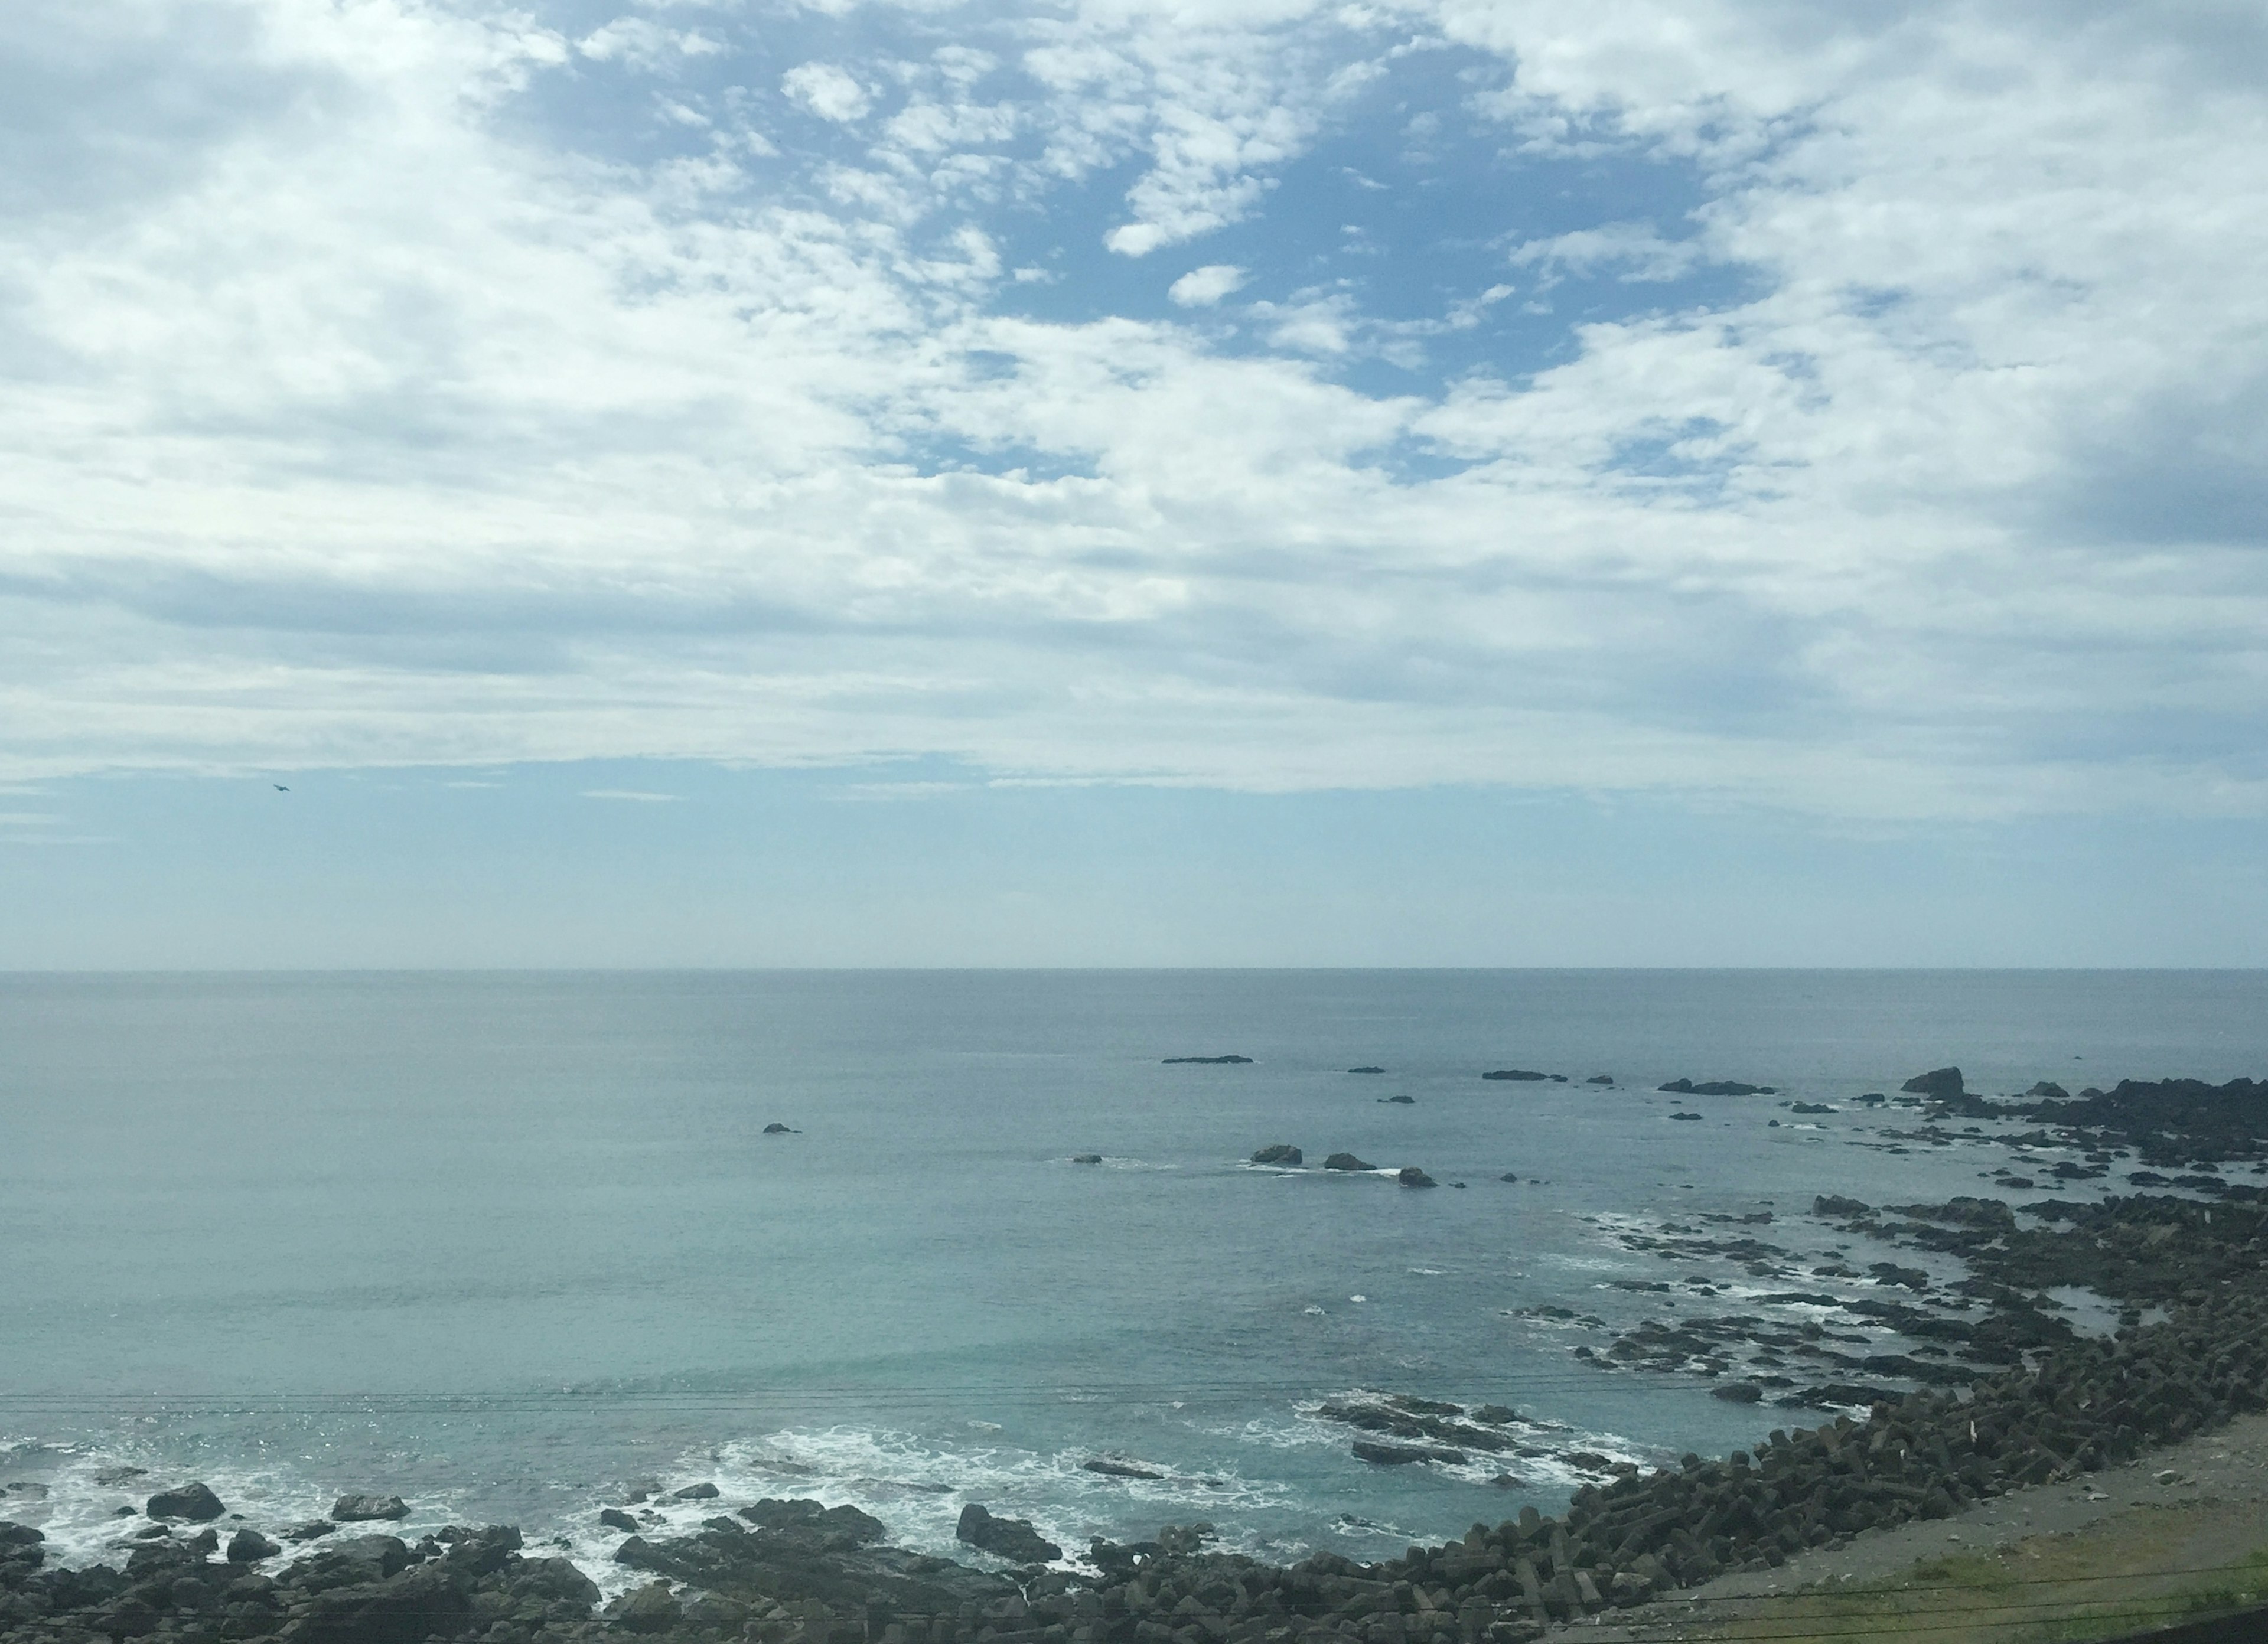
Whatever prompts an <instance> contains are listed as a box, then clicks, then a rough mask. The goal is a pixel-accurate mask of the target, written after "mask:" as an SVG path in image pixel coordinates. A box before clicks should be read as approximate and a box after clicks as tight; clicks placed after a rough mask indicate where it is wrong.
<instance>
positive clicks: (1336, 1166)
mask: <svg viewBox="0 0 2268 1644" xmlns="http://www.w3.org/2000/svg"><path fill="white" fill-rule="evenodd" d="M1323 1168H1324V1169H1325V1170H1327V1171H1366V1170H1369V1169H1371V1168H1372V1167H1371V1166H1370V1165H1367V1164H1366V1163H1363V1162H1362V1161H1361V1160H1360V1159H1358V1158H1357V1157H1355V1156H1354V1155H1353V1154H1351V1153H1334V1154H1333V1155H1331V1156H1330V1157H1329V1158H1328V1159H1325V1160H1324V1161H1323Z"/></svg>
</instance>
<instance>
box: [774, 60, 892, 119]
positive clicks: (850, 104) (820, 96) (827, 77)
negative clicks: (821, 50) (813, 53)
mask: <svg viewBox="0 0 2268 1644" xmlns="http://www.w3.org/2000/svg"><path fill="white" fill-rule="evenodd" d="M780 89H781V90H782V91H784V92H786V93H787V94H788V95H789V96H790V97H791V98H792V99H795V100H796V101H797V102H799V103H800V104H802V105H803V106H804V107H806V108H807V109H809V110H810V111H811V112H812V113H813V114H816V115H818V116H819V117H820V118H821V120H831V121H836V123H837V124H838V125H850V124H852V123H854V122H856V121H861V120H864V119H865V117H866V114H867V111H868V110H870V109H872V108H873V106H874V99H873V97H872V96H871V95H870V94H869V93H868V92H867V90H866V88H865V86H863V85H861V84H858V81H857V80H855V79H853V78H852V77H851V76H850V75H849V74H847V73H846V72H844V71H843V70H841V69H838V68H836V66H835V65H834V64H833V63H831V62H802V63H798V64H797V65H796V66H795V67H794V68H792V69H790V70H788V71H787V72H786V73H785V74H784V75H782V76H781V77H780Z"/></svg>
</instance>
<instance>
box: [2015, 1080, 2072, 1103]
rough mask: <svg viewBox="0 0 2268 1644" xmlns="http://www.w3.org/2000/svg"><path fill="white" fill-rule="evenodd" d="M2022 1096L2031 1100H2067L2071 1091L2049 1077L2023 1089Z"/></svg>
mask: <svg viewBox="0 0 2268 1644" xmlns="http://www.w3.org/2000/svg"><path fill="white" fill-rule="evenodd" d="M2024 1097H2025V1099H2026V1100H2027V1101H2033V1102H2068V1101H2069V1100H2071V1092H2070V1091H2068V1090H2065V1089H2064V1088H2063V1086H2061V1085H2059V1084H2058V1083H2055V1082H2054V1081H2053V1080H2051V1079H2043V1080H2041V1081H2040V1082H2039V1083H2037V1084H2036V1085H2034V1086H2033V1087H2032V1088H2031V1089H2030V1090H2027V1091H2025V1092H2024Z"/></svg>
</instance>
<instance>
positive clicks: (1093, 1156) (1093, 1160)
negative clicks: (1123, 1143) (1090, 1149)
mask: <svg viewBox="0 0 2268 1644" xmlns="http://www.w3.org/2000/svg"><path fill="white" fill-rule="evenodd" d="M1071 1163H1073V1164H1100V1163H1102V1156H1101V1154H1100V1153H1074V1154H1072V1155H1071Z"/></svg>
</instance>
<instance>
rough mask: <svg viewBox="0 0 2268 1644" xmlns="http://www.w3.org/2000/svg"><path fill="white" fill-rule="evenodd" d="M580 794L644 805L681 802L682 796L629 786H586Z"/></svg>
mask: <svg viewBox="0 0 2268 1644" xmlns="http://www.w3.org/2000/svg"><path fill="white" fill-rule="evenodd" d="M582 797H583V798H585V799H619V800H622V801H625V802H627V803H629V804H644V805H674V804H679V803H681V801H682V800H683V798H684V796H683V795H682V794H649V793H640V792H638V791H637V789H630V788H586V789H584V790H583V793H582Z"/></svg>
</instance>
